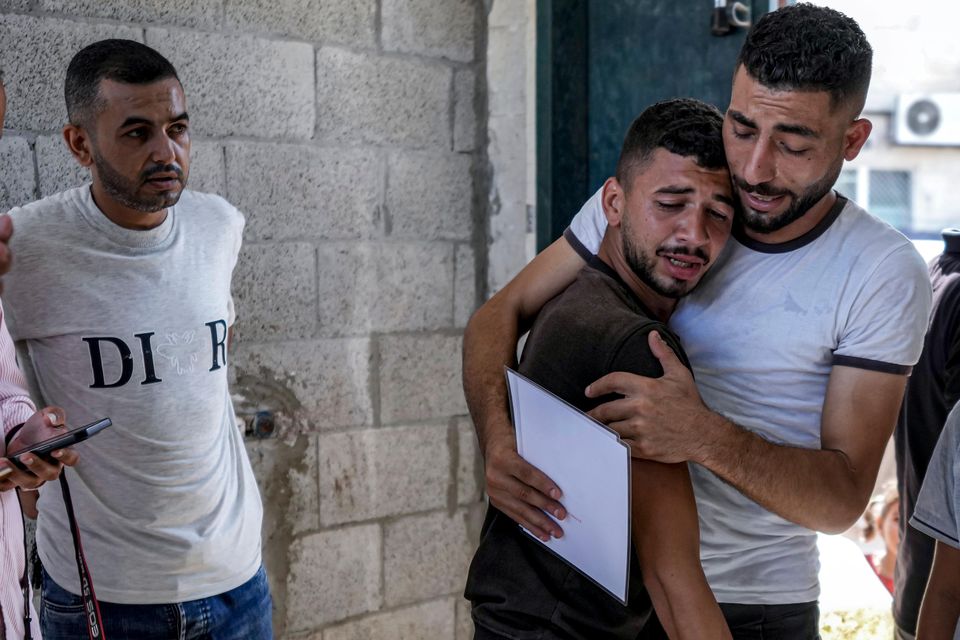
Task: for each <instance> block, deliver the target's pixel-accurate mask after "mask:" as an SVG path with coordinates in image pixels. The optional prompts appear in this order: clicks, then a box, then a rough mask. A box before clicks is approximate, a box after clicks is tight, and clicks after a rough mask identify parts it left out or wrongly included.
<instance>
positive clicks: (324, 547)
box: [287, 524, 382, 632]
mask: <svg viewBox="0 0 960 640" xmlns="http://www.w3.org/2000/svg"><path fill="white" fill-rule="evenodd" d="M380 545H381V536H380V527H379V526H378V525H375V524H368V525H362V526H358V527H348V528H345V529H336V530H333V531H322V532H320V533H315V534H311V535H307V536H304V537H302V538H300V539H298V540H296V541H294V543H293V544H292V545H291V547H290V556H289V557H290V574H289V577H288V578H287V630H288V631H290V632H297V631H309V630H312V629H314V628H316V627H319V626H321V625H323V624H327V623H330V622H335V621H337V620H342V619H343V618H348V617H350V616H354V615H357V614H361V613H366V612H369V611H376V610H377V609H379V608H380V604H381V600H382V599H381V596H380Z"/></svg>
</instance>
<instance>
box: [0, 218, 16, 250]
mask: <svg viewBox="0 0 960 640" xmlns="http://www.w3.org/2000/svg"><path fill="white" fill-rule="evenodd" d="M12 235H13V219H12V218H11V217H10V216H9V215H7V214H6V213H4V214H3V215H0V243H3V244H6V243H7V242H8V241H9V240H10V236H12Z"/></svg>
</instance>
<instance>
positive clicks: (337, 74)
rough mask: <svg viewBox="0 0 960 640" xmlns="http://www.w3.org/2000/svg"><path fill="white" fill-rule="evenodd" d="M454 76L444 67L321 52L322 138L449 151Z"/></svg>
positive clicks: (330, 50) (319, 114)
mask: <svg viewBox="0 0 960 640" xmlns="http://www.w3.org/2000/svg"><path fill="white" fill-rule="evenodd" d="M451 82H452V72H451V70H450V68H449V67H446V66H444V65H442V64H439V63H428V62H419V61H415V60H408V59H399V58H390V57H375V56H371V55H367V54H363V53H357V52H353V51H346V50H344V49H337V48H333V47H323V48H321V49H319V50H317V105H318V106H317V136H318V137H319V138H320V139H322V140H326V141H331V142H341V143H346V144H357V143H366V144H392V145H400V146H407V147H431V146H432V147H441V148H444V149H449V148H450V123H449V120H450V116H449V111H450V109H449V103H450V83H451Z"/></svg>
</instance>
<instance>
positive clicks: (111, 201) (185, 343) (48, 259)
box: [3, 40, 272, 640]
mask: <svg viewBox="0 0 960 640" xmlns="http://www.w3.org/2000/svg"><path fill="white" fill-rule="evenodd" d="M65 94H66V102H67V113H68V116H69V119H70V122H69V124H67V125H66V126H65V127H64V139H65V142H66V144H67V146H68V148H69V150H70V152H71V153H72V154H73V156H74V158H75V159H76V160H77V161H78V162H79V163H80V164H81V165H82V166H85V167H89V168H90V172H91V175H92V178H93V180H92V184H88V185H84V186H82V187H78V188H75V189H70V190H68V191H64V192H61V193H57V194H54V195H52V196H50V197H48V198H44V199H43V200H39V201H37V202H33V203H30V204H28V205H26V206H23V207H19V208H16V209H14V210H13V211H11V213H10V215H11V218H12V219H13V224H14V228H15V229H16V233H15V234H14V235H13V238H12V240H11V241H10V248H11V250H12V252H13V253H14V254H15V255H16V260H15V262H14V264H13V267H12V269H11V271H10V273H9V274H8V275H7V276H6V278H5V291H4V296H3V301H4V306H5V311H6V313H7V321H8V324H9V327H10V333H11V335H12V336H13V338H14V340H15V341H16V342H17V348H18V353H19V356H20V362H21V364H22V365H23V367H24V370H25V373H26V374H27V378H28V380H29V381H30V383H31V387H32V390H33V393H34V396H35V397H37V398H40V399H43V400H45V401H47V402H56V403H58V404H59V405H60V406H62V407H63V408H64V409H65V410H66V412H67V415H69V416H70V417H71V421H73V422H75V423H76V424H84V423H86V422H90V421H92V420H94V419H96V418H99V417H102V416H109V417H110V418H111V419H112V420H113V426H112V427H111V428H110V429H108V430H106V431H104V432H103V433H102V434H100V435H98V436H97V437H96V438H93V439H91V440H89V441H87V442H84V443H82V444H80V445H77V449H78V451H80V461H79V462H78V464H77V465H76V466H75V467H74V468H73V470H71V471H70V472H68V474H67V475H68V478H69V482H70V489H71V490H70V494H71V496H72V499H73V504H74V506H75V509H76V517H77V521H78V525H79V528H80V531H81V533H82V535H83V550H84V552H85V555H86V561H87V565H88V566H89V569H90V573H91V575H92V579H93V583H94V587H95V592H96V594H97V596H98V598H99V599H100V611H101V612H102V617H103V624H104V635H105V636H106V637H110V638H138V639H141V640H150V639H152V638H156V639H158V640H160V639H162V640H166V639H168V638H173V637H179V638H185V639H186V638H228V637H229V638H250V639H258V640H259V639H264V638H270V637H271V636H272V630H271V599H270V592H269V589H268V587H267V582H266V576H265V575H264V571H263V567H262V564H261V554H260V527H261V522H262V507H261V502H260V495H259V492H258V490H257V486H256V482H255V480H254V477H253V472H252V470H251V467H250V462H249V460H248V458H247V454H246V451H245V449H244V446H243V438H242V434H241V433H240V431H239V429H238V425H237V422H236V416H235V415H234V412H233V405H232V403H231V400H230V393H229V388H228V378H227V340H228V332H229V328H230V327H231V326H232V324H233V321H234V309H233V299H232V297H231V293H230V281H231V276H232V273H233V269H234V266H235V265H236V261H237V255H238V252H239V249H240V243H241V238H242V233H243V225H244V220H243V215H242V214H241V213H240V212H239V211H237V210H236V209H235V208H234V207H233V206H231V205H230V204H229V203H228V202H226V201H225V200H224V199H223V198H220V197H219V196H215V195H209V194H202V193H197V192H193V191H188V190H185V188H184V187H185V184H186V180H187V176H188V173H189V163H190V120H189V117H188V115H187V106H186V99H185V97H184V92H183V87H182V86H181V84H180V81H179V79H178V78H177V74H176V71H175V69H174V68H173V66H172V65H171V64H170V62H169V61H167V60H166V59H165V58H164V57H163V56H161V55H160V54H159V53H158V52H156V51H154V50H153V49H151V48H149V47H147V46H145V45H143V44H141V43H138V42H134V41H131V40H103V41H100V42H96V43H93V44H91V45H89V46H87V47H85V48H84V49H82V50H81V51H80V52H79V53H77V55H76V56H74V58H73V60H72V61H71V63H70V66H69V67H68V70H67V77H66V90H65ZM39 512H40V516H39V519H38V522H37V548H38V552H39V555H40V558H41V560H42V563H43V568H44V571H43V584H42V596H41V609H40V618H41V628H42V630H43V634H44V636H46V637H48V638H59V639H66V640H72V639H76V640H79V639H81V638H88V637H93V635H92V634H91V635H88V632H87V616H86V615H85V611H84V604H85V603H84V601H83V600H82V598H81V597H80V595H79V594H80V592H81V582H80V579H79V576H78V572H77V563H76V560H75V558H74V550H73V543H72V540H71V535H70V527H69V524H68V521H67V514H66V512H65V509H64V504H63V495H62V493H61V488H60V486H59V485H58V484H56V483H48V484H47V485H45V486H44V487H43V488H42V489H41V494H40V501H39Z"/></svg>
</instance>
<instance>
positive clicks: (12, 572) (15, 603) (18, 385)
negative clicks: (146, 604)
mask: <svg viewBox="0 0 960 640" xmlns="http://www.w3.org/2000/svg"><path fill="white" fill-rule="evenodd" d="M35 410H36V409H35V408H34V406H33V402H31V401H30V396H29V394H28V392H27V390H26V380H24V377H23V374H22V373H21V372H20V369H18V368H17V362H16V351H15V350H14V347H13V340H11V339H10V332H9V331H7V325H6V323H5V322H4V321H3V308H2V307H0V424H2V425H3V432H4V433H6V432H7V431H9V430H10V429H12V428H13V427H14V426H16V425H18V424H20V423H21V422H25V421H26V420H27V418H29V417H30V416H31V415H32V414H33V413H34V411H35ZM2 450H3V441H2V440H0V452H2ZM25 562H26V559H25V558H24V557H23V523H22V520H21V516H20V503H19V501H18V500H17V494H16V491H14V490H10V491H3V492H0V612H2V617H3V629H4V630H5V631H6V638H7V639H8V640H19V639H20V638H23V592H22V591H21V590H20V576H21V575H22V574H23V568H24V563H25ZM30 606H31V610H32V608H33V605H32V604H31V605H30ZM31 617H32V618H33V622H32V624H31V628H32V630H33V637H34V638H40V625H39V620H38V618H37V615H36V613H32V614H31Z"/></svg>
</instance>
